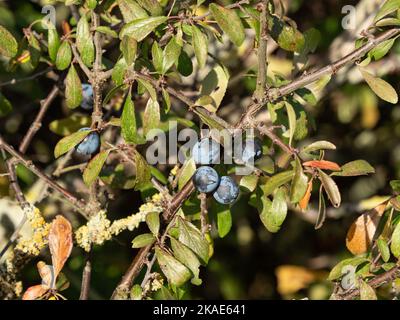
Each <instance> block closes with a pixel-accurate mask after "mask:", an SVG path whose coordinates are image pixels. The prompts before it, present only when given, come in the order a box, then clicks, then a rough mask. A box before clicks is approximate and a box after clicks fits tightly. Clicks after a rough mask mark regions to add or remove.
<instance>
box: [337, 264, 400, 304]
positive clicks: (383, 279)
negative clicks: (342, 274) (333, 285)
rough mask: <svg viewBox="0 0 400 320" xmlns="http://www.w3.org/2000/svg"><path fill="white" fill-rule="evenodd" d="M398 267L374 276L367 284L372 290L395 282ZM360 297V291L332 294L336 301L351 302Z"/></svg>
mask: <svg viewBox="0 0 400 320" xmlns="http://www.w3.org/2000/svg"><path fill="white" fill-rule="evenodd" d="M399 272H400V266H396V267H393V268H392V269H390V270H389V271H386V272H385V273H382V274H380V275H377V276H375V277H374V278H372V279H371V280H369V281H368V284H369V285H370V286H371V287H372V288H378V287H380V286H382V285H383V284H385V283H387V282H389V281H393V280H395V279H396V278H397V277H398V276H399V275H400V273H399ZM359 295H360V289H354V290H351V291H350V292H346V293H343V294H338V293H336V294H334V297H333V298H334V299H337V300H351V299H354V298H355V297H357V296H359Z"/></svg>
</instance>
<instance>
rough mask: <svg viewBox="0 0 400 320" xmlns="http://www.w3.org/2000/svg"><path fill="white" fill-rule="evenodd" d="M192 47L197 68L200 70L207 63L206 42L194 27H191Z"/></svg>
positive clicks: (203, 35) (205, 37)
mask: <svg viewBox="0 0 400 320" xmlns="http://www.w3.org/2000/svg"><path fill="white" fill-rule="evenodd" d="M192 45H193V49H194V54H195V56H196V59H197V63H198V64H199V68H200V69H202V68H204V66H205V65H206V62H207V56H208V40H207V36H206V35H205V34H204V33H203V32H201V31H200V29H199V28H197V27H196V26H194V25H193V26H192Z"/></svg>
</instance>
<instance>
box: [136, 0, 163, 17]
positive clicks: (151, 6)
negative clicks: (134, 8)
mask: <svg viewBox="0 0 400 320" xmlns="http://www.w3.org/2000/svg"><path fill="white" fill-rule="evenodd" d="M137 2H138V3H139V4H140V5H141V6H142V7H143V8H145V9H146V10H147V11H149V12H150V13H151V15H152V16H160V15H162V13H163V9H162V7H161V4H160V3H159V1H158V0H137Z"/></svg>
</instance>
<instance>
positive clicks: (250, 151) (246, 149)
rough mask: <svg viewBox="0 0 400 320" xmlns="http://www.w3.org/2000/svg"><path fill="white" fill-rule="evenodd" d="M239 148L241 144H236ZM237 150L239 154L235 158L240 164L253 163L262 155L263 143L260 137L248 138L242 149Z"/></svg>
mask: <svg viewBox="0 0 400 320" xmlns="http://www.w3.org/2000/svg"><path fill="white" fill-rule="evenodd" d="M235 148H239V146H235ZM238 151H239V152H235V155H237V154H239V155H240V156H237V158H236V159H235V160H236V162H237V163H239V164H253V163H254V162H255V161H256V160H258V159H260V158H261V157H262V145H261V142H260V140H258V139H246V140H245V141H244V143H243V146H242V150H238Z"/></svg>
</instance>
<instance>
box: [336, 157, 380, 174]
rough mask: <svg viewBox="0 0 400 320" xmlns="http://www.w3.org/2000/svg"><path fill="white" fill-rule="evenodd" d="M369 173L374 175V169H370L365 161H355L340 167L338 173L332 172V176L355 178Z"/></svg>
mask: <svg viewBox="0 0 400 320" xmlns="http://www.w3.org/2000/svg"><path fill="white" fill-rule="evenodd" d="M370 173H375V169H374V167H372V166H371V165H370V164H369V163H368V162H367V161H365V160H355V161H351V162H348V163H346V164H344V165H343V166H341V168H340V171H338V172H334V173H333V175H335V176H342V177H355V176H362V175H367V174H370Z"/></svg>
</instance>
